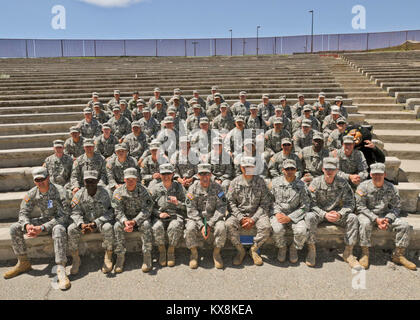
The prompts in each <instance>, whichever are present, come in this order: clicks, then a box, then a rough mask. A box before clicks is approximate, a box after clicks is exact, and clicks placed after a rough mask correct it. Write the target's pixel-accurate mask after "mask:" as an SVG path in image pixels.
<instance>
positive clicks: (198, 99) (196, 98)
mask: <svg viewBox="0 0 420 320" xmlns="http://www.w3.org/2000/svg"><path fill="white" fill-rule="evenodd" d="M193 99H194V100H193ZM196 103H198V104H199V105H200V106H201V108H202V109H203V111H206V101H204V99H203V98H201V97H200V93H199V92H198V90H193V97H192V98H191V99H190V100H189V101H188V104H189V105H190V106H192V105H194V104H196Z"/></svg>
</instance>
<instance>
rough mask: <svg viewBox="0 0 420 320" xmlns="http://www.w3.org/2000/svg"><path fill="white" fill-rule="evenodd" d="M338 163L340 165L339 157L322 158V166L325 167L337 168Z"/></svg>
mask: <svg viewBox="0 0 420 320" xmlns="http://www.w3.org/2000/svg"><path fill="white" fill-rule="evenodd" d="M337 165H338V159H337V158H330V157H328V158H324V160H322V167H323V168H324V169H333V170H335V169H337Z"/></svg>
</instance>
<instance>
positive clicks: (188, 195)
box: [187, 192, 194, 201]
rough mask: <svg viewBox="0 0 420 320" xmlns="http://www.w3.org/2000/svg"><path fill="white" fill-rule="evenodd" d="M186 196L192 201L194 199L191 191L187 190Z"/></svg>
mask: <svg viewBox="0 0 420 320" xmlns="http://www.w3.org/2000/svg"><path fill="white" fill-rule="evenodd" d="M187 198H188V199H190V200H191V201H192V200H194V195H193V194H192V193H190V192H188V193H187Z"/></svg>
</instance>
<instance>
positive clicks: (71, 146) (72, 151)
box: [64, 136, 85, 159]
mask: <svg viewBox="0 0 420 320" xmlns="http://www.w3.org/2000/svg"><path fill="white" fill-rule="evenodd" d="M83 142H84V138H83V137H82V136H80V139H79V142H77V143H76V142H74V140H73V138H72V137H70V138H68V139H67V140H66V142H65V143H64V153H65V154H68V155H69V156H72V157H73V158H74V159H76V158H78V157H80V156H81V155H82V154H84V153H85V149H83Z"/></svg>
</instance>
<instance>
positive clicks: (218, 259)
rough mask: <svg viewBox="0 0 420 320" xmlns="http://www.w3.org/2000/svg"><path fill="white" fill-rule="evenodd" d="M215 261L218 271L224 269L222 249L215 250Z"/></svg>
mask: <svg viewBox="0 0 420 320" xmlns="http://www.w3.org/2000/svg"><path fill="white" fill-rule="evenodd" d="M213 261H214V266H215V267H216V269H223V260H222V256H221V255H220V248H217V247H216V248H214V250H213Z"/></svg>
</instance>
